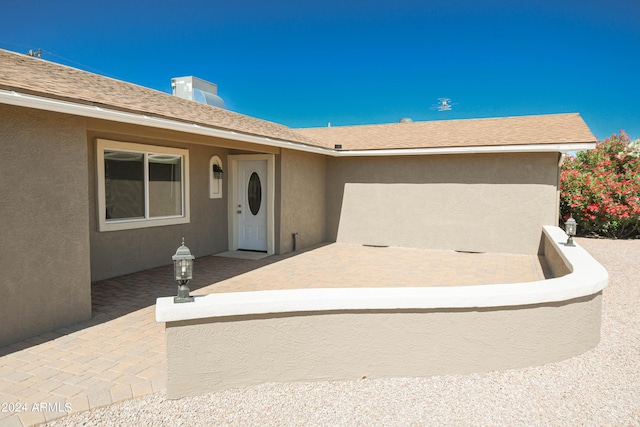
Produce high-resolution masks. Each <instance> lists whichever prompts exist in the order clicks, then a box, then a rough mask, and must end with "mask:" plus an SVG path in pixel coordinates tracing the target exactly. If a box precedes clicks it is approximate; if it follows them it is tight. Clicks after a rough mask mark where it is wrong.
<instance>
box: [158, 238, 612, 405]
mask: <svg viewBox="0 0 640 427" xmlns="http://www.w3.org/2000/svg"><path fill="white" fill-rule="evenodd" d="M543 241H545V242H546V244H543V245H542V247H543V248H544V249H545V250H546V251H547V253H548V254H549V255H548V256H550V257H554V258H555V259H556V260H558V259H559V260H562V262H564V263H565V265H566V268H567V270H566V271H567V272H568V274H565V275H564V276H562V277H555V278H553V279H548V280H544V281H538V282H528V283H512V284H502V285H480V286H466V287H428V288H417V287H416V288H339V289H297V290H281V291H260V292H238V293H227V294H210V295H206V296H202V297H197V298H196V301H195V302H194V303H189V304H174V303H173V299H172V298H159V299H158V301H157V306H156V320H157V321H159V322H166V336H167V359H168V383H167V396H168V397H169V398H180V397H184V396H191V395H198V394H203V393H207V392H211V391H218V390H224V389H227V388H233V387H245V386H251V385H256V384H260V383H264V382H290V381H316V380H354V379H359V378H363V377H367V378H384V377H403V376H409V377H421V376H430V375H444V374H467V373H472V372H486V371H492V370H502V369H513V368H521V367H527V366H535V365H541V364H544V363H549V362H554V361H558V360H563V359H566V358H569V357H572V356H574V355H577V354H580V353H583V352H585V351H587V350H589V349H591V348H593V347H595V346H596V345H597V344H598V342H599V339H600V319H601V304H602V296H601V291H602V289H603V288H604V287H605V286H606V285H607V282H608V275H607V272H606V270H605V269H604V268H603V267H602V266H601V265H600V264H598V263H597V262H596V261H595V260H594V259H593V258H592V257H591V256H590V255H589V254H588V253H587V252H586V251H585V250H584V249H582V248H581V247H580V246H575V247H567V246H565V245H564V243H563V242H565V241H566V235H565V234H564V232H563V231H562V230H560V229H559V228H557V227H544V230H543ZM554 262H555V261H554Z"/></svg>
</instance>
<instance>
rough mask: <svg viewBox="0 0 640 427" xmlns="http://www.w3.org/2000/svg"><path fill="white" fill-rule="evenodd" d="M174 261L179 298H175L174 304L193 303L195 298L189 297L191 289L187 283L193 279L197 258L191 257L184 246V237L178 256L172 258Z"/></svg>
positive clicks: (177, 252)
mask: <svg viewBox="0 0 640 427" xmlns="http://www.w3.org/2000/svg"><path fill="white" fill-rule="evenodd" d="M171 259H173V272H174V276H175V279H176V281H177V282H178V296H177V297H175V298H173V301H174V302H177V303H181V302H192V301H193V300H194V298H193V297H192V296H190V295H189V292H190V291H189V287H188V286H187V283H189V280H191V279H192V278H193V260H194V259H195V257H194V256H193V255H191V251H190V250H189V248H188V247H186V246H185V245H184V237H183V238H182V246H180V247H179V248H178V250H177V251H176V254H175V255H174V256H172V257H171Z"/></svg>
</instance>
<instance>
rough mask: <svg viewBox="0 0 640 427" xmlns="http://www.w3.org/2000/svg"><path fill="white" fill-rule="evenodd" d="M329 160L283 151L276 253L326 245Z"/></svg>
mask: <svg viewBox="0 0 640 427" xmlns="http://www.w3.org/2000/svg"><path fill="white" fill-rule="evenodd" d="M325 171H326V157H325V156H322V155H318V154H311V153H305V152H301V151H293V150H282V154H281V156H279V162H278V164H277V170H276V175H277V176H278V179H277V181H276V188H279V191H277V196H276V205H277V206H278V209H276V222H277V226H276V230H277V235H278V239H279V241H278V242H276V243H277V244H278V243H279V247H278V246H276V252H278V253H287V252H290V251H292V250H293V236H292V235H293V233H298V234H297V236H296V249H303V248H306V247H309V246H312V245H316V244H318V243H321V242H324V241H325V237H326V226H325V225H326V216H325V203H326V185H325Z"/></svg>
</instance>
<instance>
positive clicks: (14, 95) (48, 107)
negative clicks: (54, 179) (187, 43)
mask: <svg viewBox="0 0 640 427" xmlns="http://www.w3.org/2000/svg"><path fill="white" fill-rule="evenodd" d="M0 103H3V104H9V105H16V106H19V107H27V108H34V109H38V110H45V111H53V112H57V113H65V114H71V115H76V116H82V117H90V118H94V119H103V120H110V121H116V122H120V123H128V124H135V125H141V126H149V127H154V128H159V129H167V130H174V131H179V132H186V133H191V134H197V135H205V136H212V137H217V138H223V139H228V140H233V141H241V142H250V143H254V144H258V145H267V146H272V147H280V148H289V149H292V150H299V151H307V152H312V153H320V154H328V153H330V152H331V151H333V150H329V149H326V148H322V147H315V146H312V145H305V144H302V143H299V142H293V141H286V140H280V139H274V138H269V137H266V136H260V135H252V134H247V133H241V132H236V131H232V130H225V129H219V128H214V127H209V126H203V125H200V124H197V123H187V122H181V121H178V120H171V119H166V118H162V117H156V116H149V115H145V114H138V113H131V112H126V111H119V110H114V109H110V108H105V107H98V106H95V105H87V104H78V103H74V102H69V101H63V100H59V99H52V98H45V97H42V96H37V95H30V94H25V93H20V92H16V91H7V90H3V89H0Z"/></svg>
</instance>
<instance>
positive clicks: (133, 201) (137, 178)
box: [96, 139, 189, 231]
mask: <svg viewBox="0 0 640 427" xmlns="http://www.w3.org/2000/svg"><path fill="white" fill-rule="evenodd" d="M96 147H97V150H96V151H97V183H98V211H99V214H98V222H99V229H100V231H115V230H125V229H131V228H142V227H154V226H162V225H171V224H184V223H187V222H189V180H188V176H189V151H188V150H184V149H180V148H171V147H159V146H153V145H143V144H133V143H127V142H119V141H108V140H105V139H98V141H97V144H96Z"/></svg>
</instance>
